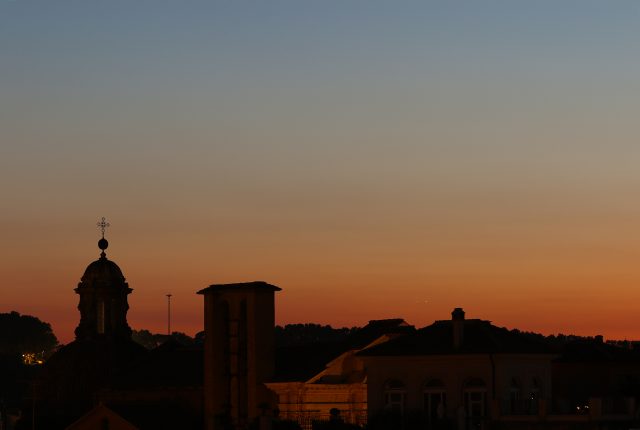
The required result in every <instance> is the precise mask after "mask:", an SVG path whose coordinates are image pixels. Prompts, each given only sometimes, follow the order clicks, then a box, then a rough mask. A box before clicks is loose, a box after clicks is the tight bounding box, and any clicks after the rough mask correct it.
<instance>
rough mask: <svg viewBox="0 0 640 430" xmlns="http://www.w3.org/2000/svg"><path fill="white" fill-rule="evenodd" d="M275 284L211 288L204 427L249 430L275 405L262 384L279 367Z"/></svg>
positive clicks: (207, 295)
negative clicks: (276, 346) (275, 332)
mask: <svg viewBox="0 0 640 430" xmlns="http://www.w3.org/2000/svg"><path fill="white" fill-rule="evenodd" d="M276 291H280V288H278V287H276V286H275V285H271V284H268V283H266V282H262V281H256V282H246V283H239V284H219V285H211V286H210V287H208V288H205V289H203V290H201V291H198V294H202V295H204V318H205V328H204V330H205V343H204V347H205V365H204V372H205V375H204V390H205V391H204V402H205V405H204V408H205V423H206V426H205V428H206V429H207V430H219V429H228V428H233V429H236V430H243V429H247V428H248V426H249V425H250V424H251V423H252V422H253V421H254V420H255V419H256V418H258V417H259V416H260V415H262V414H263V413H264V410H265V409H268V408H273V407H274V406H275V404H274V399H273V398H272V393H271V391H269V389H268V388H267V387H266V386H265V385H264V382H267V381H270V380H271V378H272V377H273V374H274V367H275V339H274V328H275V327H274V325H275V307H274V293H275V292H276Z"/></svg>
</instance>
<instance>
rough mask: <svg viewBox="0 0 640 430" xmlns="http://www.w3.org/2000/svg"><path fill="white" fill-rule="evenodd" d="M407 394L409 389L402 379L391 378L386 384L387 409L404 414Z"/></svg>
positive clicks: (385, 399)
mask: <svg viewBox="0 0 640 430" xmlns="http://www.w3.org/2000/svg"><path fill="white" fill-rule="evenodd" d="M406 396H407V390H406V388H405V386H404V384H403V383H402V382H401V381H399V380H397V379H391V380H389V381H387V383H386V384H384V407H385V409H386V410H387V411H391V412H394V413H398V414H400V415H402V414H403V413H404V404H405V400H406Z"/></svg>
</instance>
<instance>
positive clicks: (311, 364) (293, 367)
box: [274, 318, 415, 382]
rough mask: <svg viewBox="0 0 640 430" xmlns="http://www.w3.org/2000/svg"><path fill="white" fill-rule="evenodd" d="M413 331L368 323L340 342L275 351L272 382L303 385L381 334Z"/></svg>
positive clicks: (397, 324)
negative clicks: (274, 369) (347, 353)
mask: <svg viewBox="0 0 640 430" xmlns="http://www.w3.org/2000/svg"><path fill="white" fill-rule="evenodd" d="M414 331H415V328H414V327H413V326H411V325H409V324H407V323H406V322H405V321H404V320H403V319H401V318H394V319H386V320H372V321H369V323H368V324H367V325H366V326H364V327H363V328H361V329H360V330H357V331H356V332H354V333H352V334H350V335H349V336H348V337H347V338H346V339H345V340H343V341H338V342H319V343H311V344H304V345H288V346H281V347H277V348H276V363H275V364H276V371H275V377H274V382H276V381H307V380H308V379H310V378H311V377H313V376H315V375H317V374H318V373H320V372H322V371H323V370H324V369H325V368H326V365H327V363H329V362H330V361H332V360H334V359H336V358H337V357H338V356H340V355H341V354H343V353H345V352H347V351H350V350H358V349H362V348H364V347H365V346H367V345H369V344H370V343H371V342H373V341H374V340H376V339H378V338H379V337H381V336H383V335H385V334H394V333H412V332H414Z"/></svg>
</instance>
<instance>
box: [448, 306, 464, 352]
mask: <svg viewBox="0 0 640 430" xmlns="http://www.w3.org/2000/svg"><path fill="white" fill-rule="evenodd" d="M451 326H452V327H453V347H454V348H455V349H460V347H462V344H463V342H464V311H463V310H462V308H455V309H454V310H453V312H451Z"/></svg>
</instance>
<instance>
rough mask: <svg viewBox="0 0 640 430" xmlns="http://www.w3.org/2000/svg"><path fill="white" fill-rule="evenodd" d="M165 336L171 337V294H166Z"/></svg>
mask: <svg viewBox="0 0 640 430" xmlns="http://www.w3.org/2000/svg"><path fill="white" fill-rule="evenodd" d="M167 336H171V294H167Z"/></svg>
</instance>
